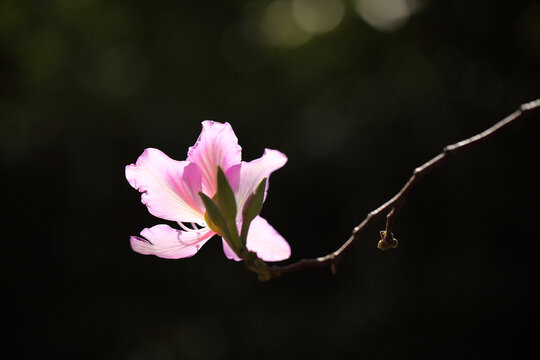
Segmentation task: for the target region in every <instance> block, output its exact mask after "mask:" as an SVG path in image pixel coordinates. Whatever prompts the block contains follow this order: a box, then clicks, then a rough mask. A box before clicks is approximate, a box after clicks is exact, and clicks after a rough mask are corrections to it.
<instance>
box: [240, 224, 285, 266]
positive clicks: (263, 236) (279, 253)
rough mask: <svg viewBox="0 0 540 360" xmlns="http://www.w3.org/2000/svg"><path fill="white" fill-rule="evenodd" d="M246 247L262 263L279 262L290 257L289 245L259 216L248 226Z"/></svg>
mask: <svg viewBox="0 0 540 360" xmlns="http://www.w3.org/2000/svg"><path fill="white" fill-rule="evenodd" d="M246 247H247V248H248V249H249V250H251V251H255V252H256V253H257V256H259V257H260V258H261V259H263V260H264V261H281V260H285V259H288V258H289V257H290V256H291V248H290V246H289V243H287V241H286V240H285V239H284V238H283V237H282V236H281V235H280V234H279V233H278V232H277V231H276V230H275V229H274V228H273V227H272V226H271V225H270V224H268V222H267V221H266V220H265V219H263V218H262V217H260V216H257V217H256V218H255V219H253V221H252V222H251V225H250V226H249V232H248V237H247V243H246Z"/></svg>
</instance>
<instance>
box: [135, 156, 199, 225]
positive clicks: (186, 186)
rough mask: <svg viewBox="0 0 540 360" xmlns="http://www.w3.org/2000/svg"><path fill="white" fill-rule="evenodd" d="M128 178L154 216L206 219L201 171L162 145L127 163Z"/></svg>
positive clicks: (183, 219) (174, 218) (185, 220)
mask: <svg viewBox="0 0 540 360" xmlns="http://www.w3.org/2000/svg"><path fill="white" fill-rule="evenodd" d="M126 178H127V180H128V181H129V183H130V185H131V186H133V187H134V188H135V189H137V190H139V191H140V192H141V193H143V194H142V195H141V201H142V202H143V204H145V205H146V206H148V211H150V213H151V214H152V215H154V216H157V217H159V218H162V219H166V220H173V221H184V222H196V223H203V222H204V210H203V209H204V206H203V205H202V201H201V199H200V197H199V191H201V174H200V173H199V169H198V167H197V166H196V165H195V164H189V163H188V162H187V161H177V160H173V159H171V158H170V157H168V156H167V155H165V154H164V153H163V152H162V151H160V150H158V149H152V148H149V149H146V150H144V152H143V153H142V155H141V156H139V158H138V159H137V163H136V164H131V165H128V166H126Z"/></svg>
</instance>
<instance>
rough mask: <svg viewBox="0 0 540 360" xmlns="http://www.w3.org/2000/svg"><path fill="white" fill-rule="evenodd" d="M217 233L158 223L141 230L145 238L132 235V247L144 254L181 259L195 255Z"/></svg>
mask: <svg viewBox="0 0 540 360" xmlns="http://www.w3.org/2000/svg"><path fill="white" fill-rule="evenodd" d="M214 234H215V233H214V232H213V231H212V230H210V229H208V228H206V229H201V230H199V231H180V230H176V229H173V228H171V227H170V226H169V225H163V224H162V225H156V226H153V227H151V228H146V229H143V231H141V235H142V236H143V237H144V238H140V237H138V236H132V237H131V238H130V242H131V248H132V249H133V250H134V251H136V252H138V253H140V254H143V255H155V256H158V257H161V258H165V259H180V258H185V257H190V256H193V255H195V253H197V251H198V250H199V249H200V248H201V246H203V245H204V243H206V241H208V239H210V238H211V237H212V236H213V235H214Z"/></svg>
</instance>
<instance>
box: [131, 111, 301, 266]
mask: <svg viewBox="0 0 540 360" xmlns="http://www.w3.org/2000/svg"><path fill="white" fill-rule="evenodd" d="M202 126H203V129H202V132H201V135H200V136H199V139H198V140H197V143H196V144H195V145H194V146H192V147H190V148H189V151H188V156H187V159H186V160H185V161H177V160H173V159H171V158H169V157H168V156H167V155H165V154H164V153H163V152H161V151H160V150H157V149H152V148H149V149H146V150H145V151H144V152H143V153H142V155H141V156H139V158H138V159H137V162H136V163H135V164H131V165H128V166H126V178H127V180H128V181H129V183H130V185H131V186H133V187H134V188H135V189H137V190H139V191H140V192H141V193H142V195H141V201H142V203H143V204H145V205H146V206H147V207H148V211H150V213H151V214H152V215H154V216H157V217H159V218H162V219H166V220H172V221H176V222H177V223H178V225H179V227H180V228H181V229H182V230H177V229H173V228H172V227H170V226H169V225H165V224H161V225H156V226H153V227H151V228H146V229H143V230H142V231H141V236H142V238H141V237H137V236H132V237H131V238H130V242H131V247H132V249H133V250H134V251H136V252H138V253H141V254H145V255H156V256H159V257H162V258H168V259H179V258H184V257H189V256H193V255H195V253H197V251H198V250H199V249H200V248H201V246H203V245H204V244H205V243H206V242H207V241H208V240H209V239H210V238H211V237H212V236H214V235H216V232H214V231H213V230H211V229H210V228H209V227H208V226H207V224H206V222H205V207H204V203H203V201H202V200H201V197H200V195H199V192H202V193H204V194H205V195H207V196H208V197H210V198H211V197H212V196H214V194H215V193H216V190H217V169H218V166H219V167H220V168H221V169H223V171H224V173H225V175H226V177H227V180H228V182H229V184H230V186H231V188H232V190H233V192H234V197H235V200H236V204H237V208H238V211H237V217H236V222H237V225H238V226H241V223H242V209H243V207H244V204H245V202H246V200H247V198H248V197H249V196H250V195H251V194H252V193H253V192H254V191H255V189H256V187H257V185H259V183H260V182H261V181H262V180H263V179H264V178H268V177H269V176H270V174H271V173H272V172H273V171H274V170H277V169H279V168H281V167H282V166H283V165H285V163H286V162H287V157H286V156H285V155H284V154H283V153H281V152H279V151H277V150H271V149H265V151H264V154H263V156H262V157H260V158H259V159H256V160H253V161H250V162H245V161H242V159H241V150H242V149H241V147H240V146H239V145H238V139H237V138H236V135H235V134H234V131H233V129H232V127H231V126H230V125H229V124H228V123H225V124H221V123H218V122H213V121H204V122H203V123H202ZM266 189H268V185H267V188H266ZM188 224H190V225H191V226H189V225H188ZM222 241H223V251H224V252H225V255H226V256H227V258H229V259H235V260H240V258H239V257H238V256H237V255H236V254H235V252H234V251H233V250H232V249H231V248H230V246H229V245H228V244H227V242H226V241H225V240H224V239H223V240H222ZM246 247H247V249H249V250H251V251H254V252H256V253H257V255H258V257H260V258H261V259H263V260H265V261H280V260H284V259H287V258H288V257H289V256H290V253H291V250H290V247H289V244H288V243H287V241H285V239H283V237H282V236H281V235H280V234H279V233H278V232H277V231H276V230H275V229H274V228H273V227H272V226H270V225H269V224H268V222H267V221H266V220H265V219H263V218H262V217H260V216H257V217H256V218H255V219H254V220H253V221H252V222H251V225H250V227H249V232H248V235H247V242H246Z"/></svg>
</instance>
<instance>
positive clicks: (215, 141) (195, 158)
mask: <svg viewBox="0 0 540 360" xmlns="http://www.w3.org/2000/svg"><path fill="white" fill-rule="evenodd" d="M202 126H203V129H202V132H201V135H200V136H199V139H198V140H197V142H196V143H195V145H194V146H192V147H190V148H189V151H188V157H187V160H188V161H189V162H192V163H195V164H197V166H199V169H200V171H201V174H202V188H203V192H204V193H205V194H206V195H208V196H210V197H212V196H214V194H215V193H216V184H217V167H218V166H220V167H221V168H222V169H223V171H225V172H226V171H227V170H228V169H229V168H230V167H231V166H233V165H236V164H239V163H240V161H241V160H242V148H241V147H240V146H239V145H238V139H237V138H236V135H235V134H234V131H233V129H232V127H231V125H229V124H228V123H225V124H221V123H218V122H213V121H203V123H202Z"/></svg>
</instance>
